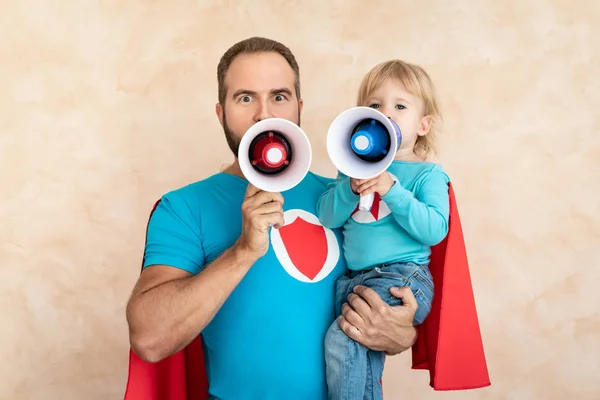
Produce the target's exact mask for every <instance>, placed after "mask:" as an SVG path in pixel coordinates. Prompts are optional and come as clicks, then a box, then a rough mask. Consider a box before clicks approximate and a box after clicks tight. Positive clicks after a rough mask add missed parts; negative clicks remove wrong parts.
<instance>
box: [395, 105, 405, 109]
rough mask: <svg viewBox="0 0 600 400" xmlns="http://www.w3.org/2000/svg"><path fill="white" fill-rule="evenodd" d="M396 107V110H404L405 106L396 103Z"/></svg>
mask: <svg viewBox="0 0 600 400" xmlns="http://www.w3.org/2000/svg"><path fill="white" fill-rule="evenodd" d="M396 108H397V109H398V110H404V109H405V108H406V107H404V106H403V105H402V104H396Z"/></svg>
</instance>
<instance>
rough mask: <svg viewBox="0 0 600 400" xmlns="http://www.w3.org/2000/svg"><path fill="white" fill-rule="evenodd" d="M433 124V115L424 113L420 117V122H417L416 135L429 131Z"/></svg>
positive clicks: (422, 134)
mask: <svg viewBox="0 0 600 400" xmlns="http://www.w3.org/2000/svg"><path fill="white" fill-rule="evenodd" d="M432 124H433V116H432V115H426V116H424V117H423V118H421V123H420V124H419V130H418V132H417V135H419V136H425V135H427V134H428V133H429V130H430V129H431V125H432Z"/></svg>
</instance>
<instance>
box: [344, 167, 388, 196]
mask: <svg viewBox="0 0 600 400" xmlns="http://www.w3.org/2000/svg"><path fill="white" fill-rule="evenodd" d="M358 183H359V187H358V191H357V193H358V194H360V195H361V196H366V195H368V194H371V193H379V195H380V196H385V195H386V194H387V192H389V191H390V189H391V188H392V186H393V185H394V180H393V179H392V176H391V175H390V174H389V173H388V172H387V171H385V172H383V173H382V174H379V175H377V176H376V177H375V178H371V179H362V180H358ZM353 190H354V189H353Z"/></svg>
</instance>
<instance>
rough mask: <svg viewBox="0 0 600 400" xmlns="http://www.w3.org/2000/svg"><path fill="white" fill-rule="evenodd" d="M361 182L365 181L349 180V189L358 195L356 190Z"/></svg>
mask: <svg viewBox="0 0 600 400" xmlns="http://www.w3.org/2000/svg"><path fill="white" fill-rule="evenodd" d="M361 182H366V180H360V179H355V178H350V189H352V191H353V192H354V193H355V194H358V188H359V187H360V183H361Z"/></svg>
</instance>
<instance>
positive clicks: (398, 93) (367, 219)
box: [317, 60, 450, 400]
mask: <svg viewBox="0 0 600 400" xmlns="http://www.w3.org/2000/svg"><path fill="white" fill-rule="evenodd" d="M357 103H358V105H359V106H368V107H373V108H375V109H377V110H379V111H381V112H382V113H383V114H385V115H386V116H388V117H390V118H391V119H392V120H393V121H394V122H395V123H396V124H397V125H398V127H399V128H400V131H401V133H402V143H401V146H400V148H399V149H398V151H397V153H396V156H395V159H394V161H393V162H392V164H391V166H390V167H389V168H388V170H387V171H386V172H384V173H382V174H381V175H379V176H377V177H375V178H372V179H368V180H356V179H350V178H348V177H347V176H345V175H343V174H341V173H338V176H337V178H336V180H335V181H334V182H333V183H331V184H330V186H329V187H328V188H327V190H326V192H325V193H324V194H323V195H322V197H321V198H320V200H319V203H318V205H317V212H318V214H319V215H318V216H319V219H320V221H321V223H322V224H323V225H324V226H326V227H328V228H332V229H333V228H339V227H343V232H344V246H343V248H344V253H345V257H346V260H347V263H348V272H347V274H346V275H345V276H342V277H341V278H340V279H339V280H338V282H337V283H336V294H335V295H336V315H337V316H339V315H340V313H341V305H342V304H343V303H344V302H345V301H346V299H347V297H348V295H349V294H350V293H352V291H353V289H354V287H355V286H356V285H364V286H367V287H370V288H372V289H373V290H375V291H376V292H377V293H378V294H379V296H381V298H382V299H383V300H384V301H385V302H386V303H388V304H389V305H391V306H395V305H399V304H402V302H401V300H400V299H398V298H396V297H394V296H393V295H391V293H390V289H391V288H392V287H400V286H409V287H410V288H411V290H412V292H413V293H414V296H415V298H416V300H417V304H418V309H417V312H416V314H415V317H414V325H418V324H420V323H422V322H423V320H424V319H425V318H426V317H427V315H428V314H429V311H430V309H431V302H432V299H433V281H432V277H431V273H430V272H429V268H428V263H429V255H430V253H431V250H430V246H434V245H436V244H437V243H439V242H441V241H442V240H443V239H444V238H445V236H446V234H447V232H448V218H449V198H448V183H449V181H450V179H449V178H448V176H447V175H446V173H445V172H444V171H443V170H442V168H441V167H440V166H439V165H437V164H435V163H432V162H428V161H426V160H427V158H428V156H429V155H430V153H432V152H434V150H435V146H434V145H435V134H436V132H437V130H438V129H439V128H438V125H439V124H440V122H441V121H440V119H441V116H440V111H439V108H438V100H437V98H436V94H435V89H434V86H433V84H432V82H431V80H430V78H429V75H428V74H427V73H426V72H425V71H424V70H423V69H422V68H421V67H419V66H416V65H412V64H409V63H406V62H403V61H400V60H391V61H387V62H383V63H381V64H378V65H377V66H375V67H374V68H373V69H372V70H371V71H370V72H368V73H367V75H366V76H365V77H364V78H363V80H362V82H361V85H360V89H359V94H358V102H357ZM369 193H375V200H374V202H373V207H372V209H371V210H370V211H358V209H357V205H358V203H359V200H360V195H367V194H369ZM325 353H326V355H325V359H326V366H327V385H328V388H329V398H330V399H332V400H353V399H356V400H359V399H360V400H362V399H382V388H381V379H382V375H383V365H384V361H385V354H384V353H383V352H376V351H373V350H369V349H367V348H366V347H364V346H363V345H361V344H359V343H357V342H355V341H354V340H352V339H350V338H349V337H348V336H346V334H345V333H344V332H343V331H342V330H341V329H340V328H339V325H338V322H337V320H336V321H334V322H333V324H332V325H331V326H330V328H329V330H328V331H327V334H326V337H325Z"/></svg>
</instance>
